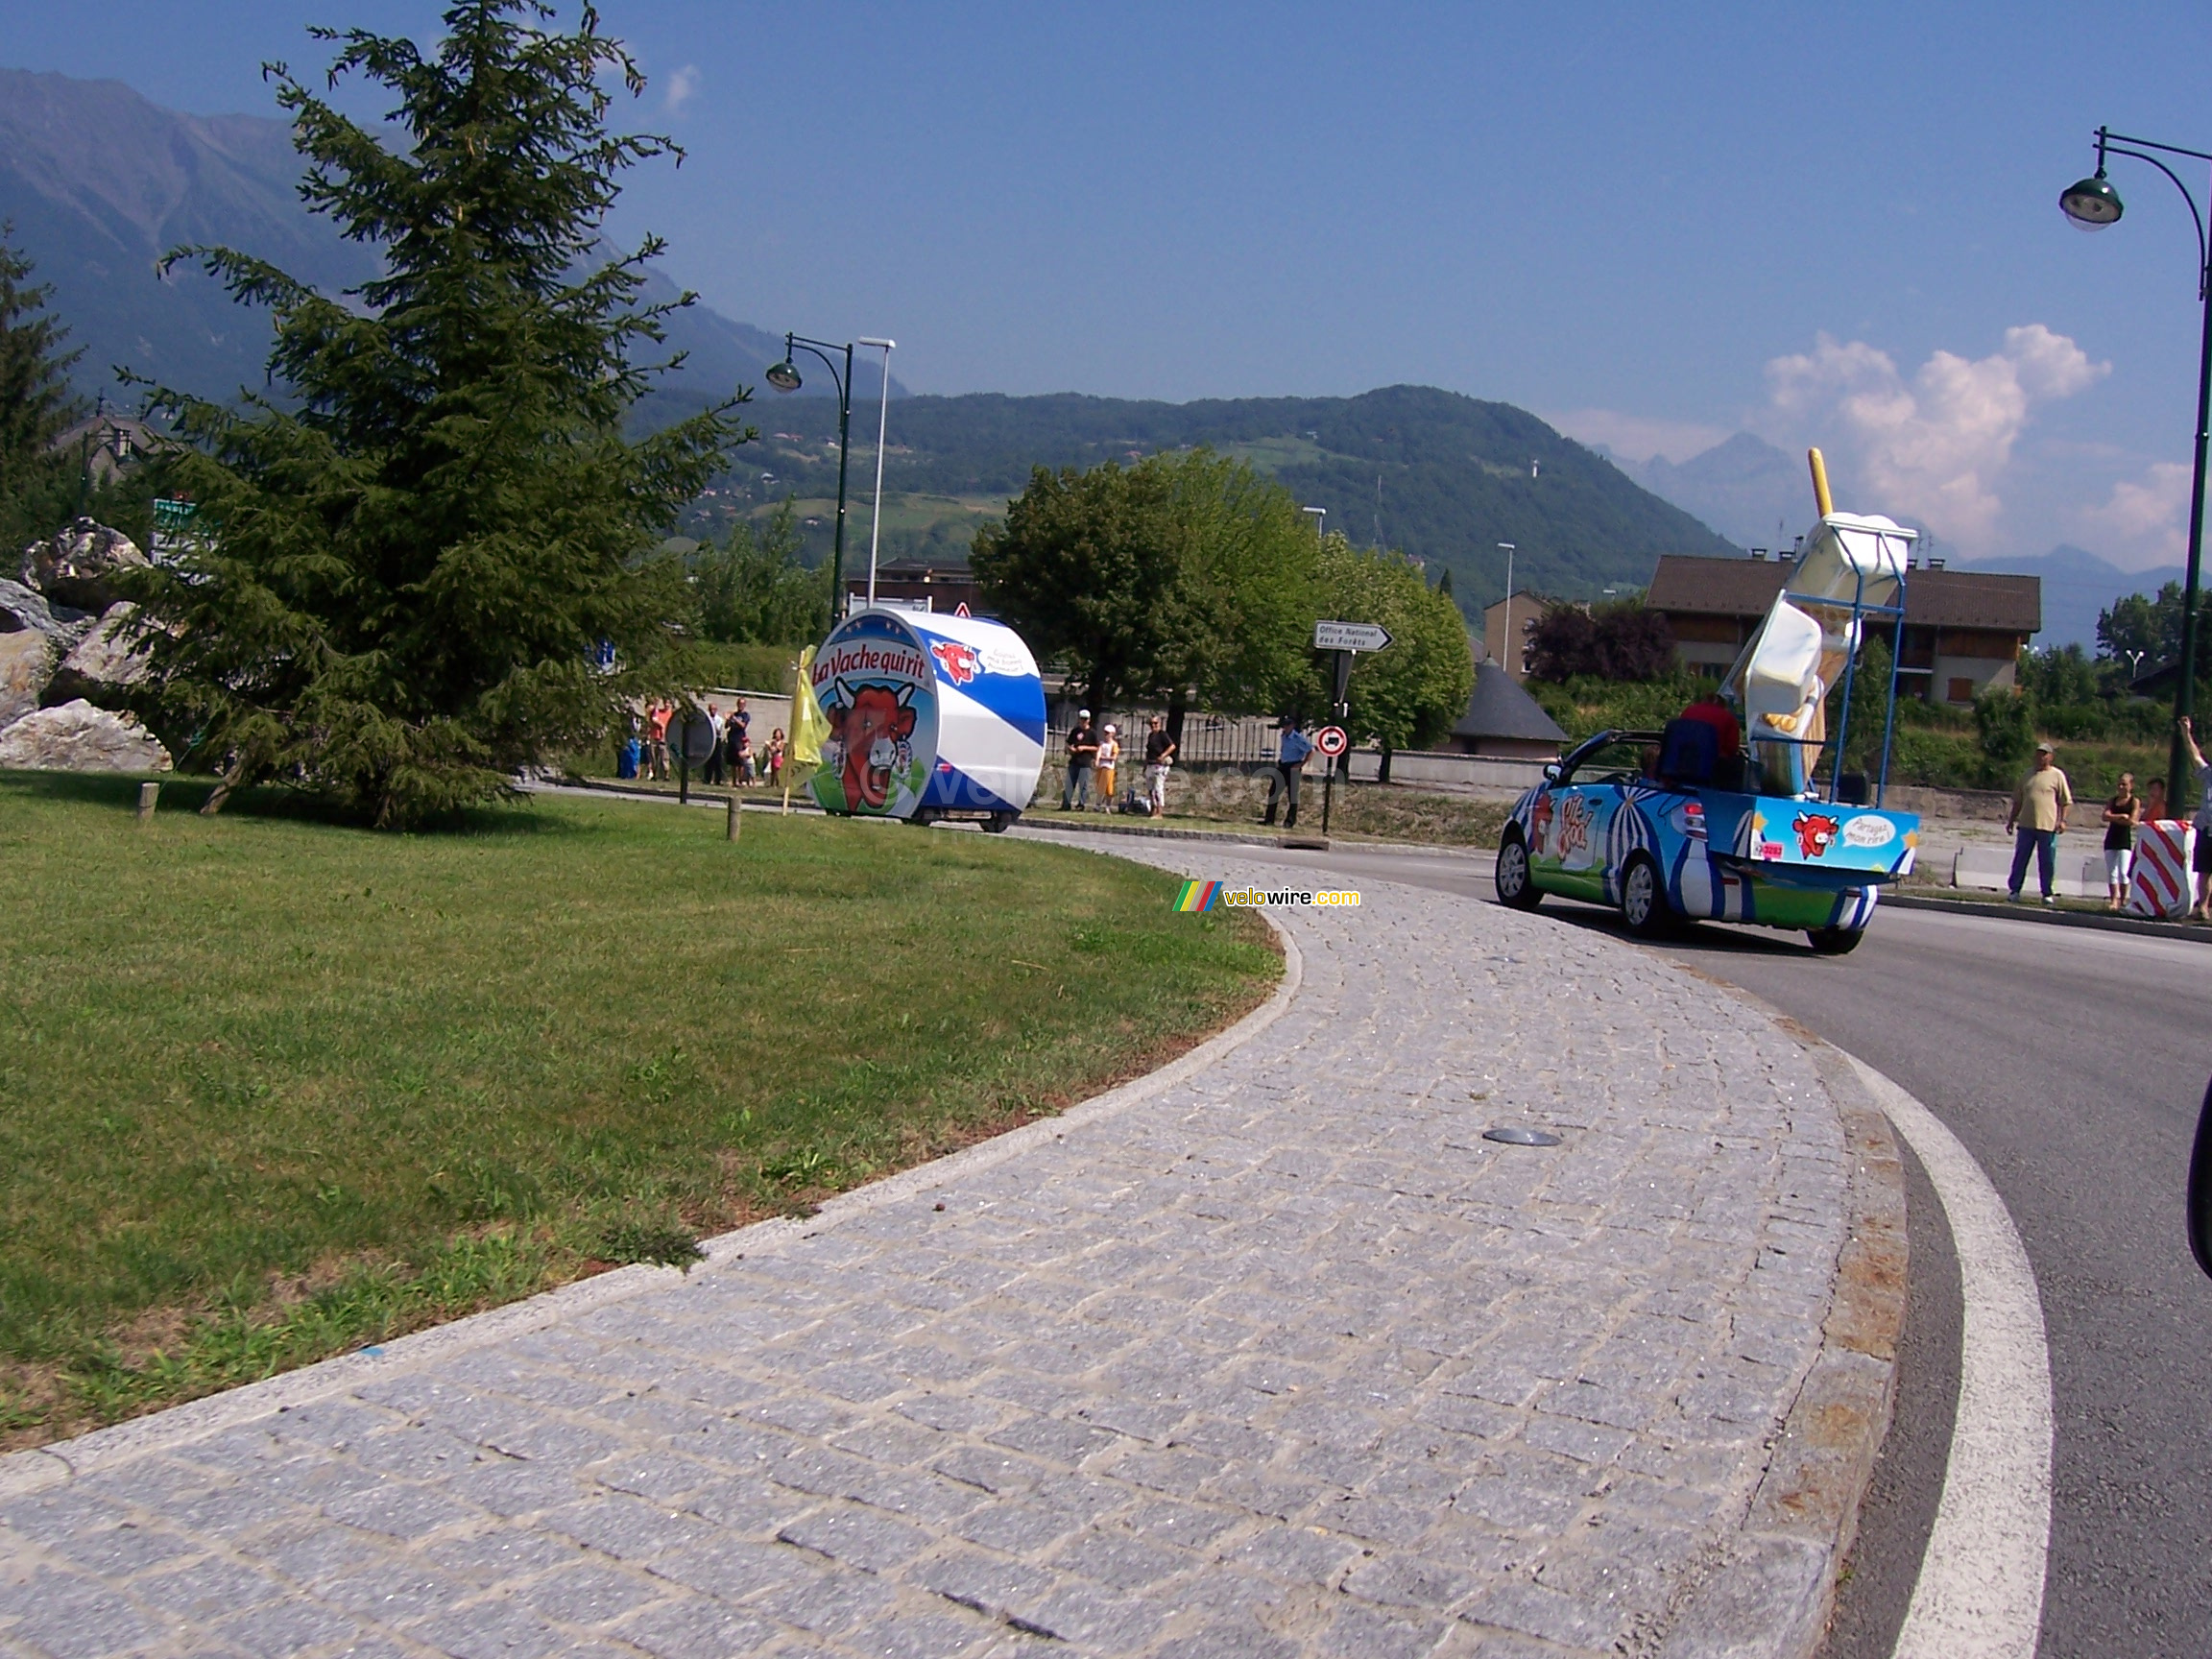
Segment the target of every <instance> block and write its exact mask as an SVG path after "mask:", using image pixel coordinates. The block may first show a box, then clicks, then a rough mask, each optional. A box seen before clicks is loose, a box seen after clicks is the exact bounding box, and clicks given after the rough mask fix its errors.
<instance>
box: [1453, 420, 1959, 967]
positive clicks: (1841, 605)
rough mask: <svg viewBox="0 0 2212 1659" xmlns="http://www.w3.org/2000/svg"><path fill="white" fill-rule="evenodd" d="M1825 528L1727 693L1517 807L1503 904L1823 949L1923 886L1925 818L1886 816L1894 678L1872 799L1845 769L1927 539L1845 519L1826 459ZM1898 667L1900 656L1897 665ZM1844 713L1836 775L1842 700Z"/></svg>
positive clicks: (1855, 936) (1599, 755) (1602, 741)
mask: <svg viewBox="0 0 2212 1659" xmlns="http://www.w3.org/2000/svg"><path fill="white" fill-rule="evenodd" d="M1810 460H1811V462H1812V467H1813V488H1814V496H1815V501H1816V502H1817V504H1818V507H1819V510H1820V520H1819V522H1818V523H1817V524H1816V525H1815V527H1814V529H1813V532H1812V533H1811V534H1810V535H1809V536H1807V537H1806V538H1805V542H1804V552H1803V553H1802V555H1801V556H1800V557H1799V558H1798V560H1797V562H1796V564H1795V565H1793V566H1791V570H1790V572H1789V574H1788V576H1787V577H1786V578H1785V580H1784V582H1783V587H1782V591H1781V592H1780V593H1778V594H1777V595H1776V596H1775V599H1774V605H1773V608H1772V609H1771V610H1770V611H1769V612H1768V613H1767V617H1766V620H1765V621H1764V622H1762V623H1761V625H1760V627H1759V630H1758V632H1757V633H1756V634H1755V635H1753V636H1752V638H1751V641H1750V643H1748V644H1747V645H1746V646H1745V647H1744V648H1743V655H1742V656H1740V657H1739V658H1738V659H1737V660H1736V665H1735V666H1734V667H1733V668H1732V669H1730V670H1729V673H1728V677H1727V679H1726V680H1725V681H1723V682H1722V684H1721V686H1720V692H1719V696H1720V697H1721V698H1722V699H1724V700H1725V701H1726V703H1728V704H1730V705H1732V706H1733V708H1734V709H1735V710H1737V711H1739V712H1740V713H1741V716H1742V724H1741V727H1740V729H1735V730H1729V731H1727V733H1726V736H1725V737H1723V736H1722V730H1723V729H1724V728H1734V727H1735V725H1736V722H1735V716H1734V715H1732V714H1730V713H1729V712H1728V711H1727V710H1725V709H1719V708H1714V707H1702V708H1693V709H1688V710H1685V711H1684V717H1683V718H1680V719H1676V720H1672V721H1670V722H1669V723H1668V724H1667V727H1666V728H1665V730H1663V731H1658V732H1600V733H1598V734H1597V735H1596V736H1594V737H1592V738H1590V739H1589V740H1588V741H1587V742H1585V743H1583V744H1582V745H1581V746H1580V747H1578V748H1576V749H1575V751H1574V752H1573V753H1572V754H1570V755H1569V756H1568V757H1566V758H1565V759H1564V760H1561V761H1560V762H1559V763H1558V764H1556V765H1553V766H1548V767H1546V768H1545V774H1544V781H1543V782H1542V783H1540V784H1538V785H1537V786H1536V787H1535V788H1533V789H1531V790H1529V791H1528V792H1527V794H1525V795H1523V796H1522V797H1521V799H1520V800H1519V801H1517V802H1515V803H1514V805H1513V813H1512V816H1511V818H1510V819H1509V820H1508V822H1507V823H1506V826H1505V829H1504V831H1503V835H1502V837H1501V839H1500V843H1499V849H1498V865H1497V877H1496V880H1497V889H1498V897H1499V899H1500V900H1501V901H1502V902H1504V903H1507V904H1510V905H1514V906H1516V907H1518V908H1522V909H1527V908H1531V907H1533V906H1534V905H1536V904H1538V903H1540V902H1542V900H1543V897H1544V895H1545V894H1547V893H1555V894H1558V895H1560V896H1561V897H1564V898H1571V899H1582V900H1587V901H1589V902H1592V903H1597V904H1610V905H1617V906H1619V908H1620V910H1621V914H1622V918H1623V920H1624V921H1625V922H1626V923H1627V925H1628V929H1629V931H1630V932H1632V933H1636V934H1638V935H1642V936H1647V937H1648V936H1651V935H1655V934H1659V933H1663V932H1665V931H1667V930H1668V928H1670V927H1671V926H1672V925H1673V924H1675V923H1676V922H1678V921H1714V922H1749V923H1755V924H1758V925H1760V926H1767V927H1787V928H1791V929H1798V928H1802V929H1803V930H1804V931H1805V933H1806V934H1807V935H1808V936H1809V937H1810V938H1811V939H1812V941H1813V948H1814V949H1815V950H1818V951H1821V952H1823V953H1826V954H1831V955H1840V954H1842V953H1843V952H1844V951H1846V950H1852V949H1853V948H1854V947H1856V946H1857V945H1858V943H1859V941H1860V939H1861V938H1862V937H1863V935H1864V931H1865V928H1866V924H1867V922H1868V921H1869V920H1870V919H1871V918H1872V916H1873V914H1874V906H1875V902H1876V900H1877V898H1878V897H1879V894H1880V890H1881V888H1882V886H1883V885H1884V884H1885V883H1887V882H1891V881H1897V880H1901V879H1903V878H1905V877H1907V876H1909V875H1911V871H1912V860H1913V854H1914V853H1915V851H1916V848H1917V845H1918V841H1919V828H1920V821H1919V819H1918V818H1917V817H1915V816H1913V815H1912V814H1911V813H1908V812H1890V811H1886V810H1884V809H1883V805H1882V801H1883V795H1884V792H1885V790H1886V788H1887V782H1888V771H1889V742H1890V737H1891V734H1892V732H1893V730H1894V727H1895V722H1896V712H1897V680H1896V673H1895V669H1894V667H1892V669H1891V672H1890V678H1889V685H1888V686H1887V693H1888V701H1887V715H1886V718H1885V722H1884V730H1883V734H1882V751H1881V769H1880V772H1879V774H1878V775H1877V778H1876V780H1875V784H1874V804H1873V805H1871V806H1869V805H1865V802H1866V795H1867V789H1866V782H1867V781H1866V779H1865V777H1864V776H1863V774H1855V773H1851V772H1847V771H1845V770H1843V764H1844V762H1843V756H1844V750H1845V745H1846V743H1847V741H1848V738H1849V734H1850V719H1849V709H1850V704H1851V689H1852V679H1853V675H1854V672H1855V670H1856V668H1857V664H1858V661H1859V655H1860V649H1861V647H1862V645H1863V642H1864V638H1865V630H1866V627H1867V624H1868V622H1869V621H1870V620H1871V621H1873V622H1875V623H1876V624H1877V625H1880V624H1883V623H1887V625H1888V626H1890V627H1891V628H1895V627H1896V625H1897V624H1898V623H1900V622H1901V621H1902V619H1903V617H1904V613H1905V572H1906V570H1907V569H1908V568H1909V567H1910V565H1911V543H1912V541H1913V539H1914V535H1915V533H1914V532H1913V531H1911V530H1907V529H1903V528H1901V527H1900V526H1898V525H1897V524H1894V523H1892V522H1891V521H1890V520H1889V519H1887V518H1884V517H1878V516H1870V517H1860V516H1858V515H1854V514H1846V513H1838V512H1836V511H1835V510H1834V507H1833V505H1832V504H1831V502H1830V501H1829V498H1828V480H1827V474H1826V471H1825V469H1823V468H1822V466H1821V461H1820V452H1819V451H1818V450H1817V449H1815V450H1814V451H1813V452H1812V454H1811V456H1810ZM1892 661H1894V658H1892ZM1832 688H1834V689H1840V691H1841V692H1842V697H1841V699H1840V702H1841V705H1842V708H1843V710H1844V715H1843V719H1842V720H1841V722H1840V723H1839V729H1838V732H1837V734H1836V747H1835V752H1834V758H1833V760H1832V762H1831V764H1830V768H1829V772H1828V775H1827V776H1826V777H1825V778H1822V777H1821V776H1820V771H1819V765H1820V755H1821V750H1822V747H1823V746H1824V745H1825V744H1826V742H1827V705H1828V696H1829V692H1830V690H1831V689H1832Z"/></svg>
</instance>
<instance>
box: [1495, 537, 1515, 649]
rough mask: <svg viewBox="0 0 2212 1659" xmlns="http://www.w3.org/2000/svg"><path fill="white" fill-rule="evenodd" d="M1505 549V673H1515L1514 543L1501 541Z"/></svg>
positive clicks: (1500, 544)
mask: <svg viewBox="0 0 2212 1659" xmlns="http://www.w3.org/2000/svg"><path fill="white" fill-rule="evenodd" d="M1498 545H1499V546H1501V547H1503V548H1504V549H1505V672H1506V673H1508V674H1510V673H1512V672H1513V543H1512V542H1510V541H1501V542H1499V543H1498Z"/></svg>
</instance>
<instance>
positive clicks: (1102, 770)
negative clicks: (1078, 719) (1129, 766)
mask: <svg viewBox="0 0 2212 1659" xmlns="http://www.w3.org/2000/svg"><path fill="white" fill-rule="evenodd" d="M1120 769H1121V737H1120V734H1119V733H1118V730H1117V729H1116V728H1115V726H1114V723H1113V722H1112V721H1108V722H1107V724H1106V727H1105V730H1103V731H1102V732H1100V733H1098V757H1097V759H1096V760H1095V761H1094V762H1093V765H1092V770H1093V771H1094V772H1095V773H1096V774H1097V775H1098V810H1099V811H1101V812H1111V811H1113V810H1114V784H1115V780H1116V778H1117V777H1118V775H1119V773H1120Z"/></svg>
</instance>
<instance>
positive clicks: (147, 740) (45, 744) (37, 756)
mask: <svg viewBox="0 0 2212 1659" xmlns="http://www.w3.org/2000/svg"><path fill="white" fill-rule="evenodd" d="M170 766H171V761H170V759H169V751H168V750H166V749H164V748H162V747H161V745H160V743H159V742H158V741H157V740H156V738H155V736H154V733H151V732H149V731H147V730H146V728H145V727H143V726H141V725H139V724H138V722H137V721H135V720H132V719H131V718H130V717H129V716H128V715H123V714H110V713H108V710H107V709H95V708H93V707H92V705H91V704H89V703H87V702H85V701H84V699H83V698H79V699H78V700H77V701H76V702H74V703H63V704H61V705H60V706H59V707H57V708H53V709H39V710H38V711H37V712H36V714H26V715H24V716H23V718H22V719H20V720H17V721H15V722H14V723H13V724H12V725H10V726H7V727H0V767H12V768H14V769H17V770H20V771H26V772H166V771H168V770H169V769H170Z"/></svg>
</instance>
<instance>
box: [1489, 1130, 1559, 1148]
mask: <svg viewBox="0 0 2212 1659" xmlns="http://www.w3.org/2000/svg"><path fill="white" fill-rule="evenodd" d="M1482 1139H1483V1140H1485V1141H1503V1142H1505V1144H1506V1145H1508V1146H1556V1145H1558V1144H1559V1137H1558V1136H1556V1135H1552V1134H1548V1133H1547V1132H1545V1131H1544V1130H1542V1129H1485V1130H1483V1131H1482Z"/></svg>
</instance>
